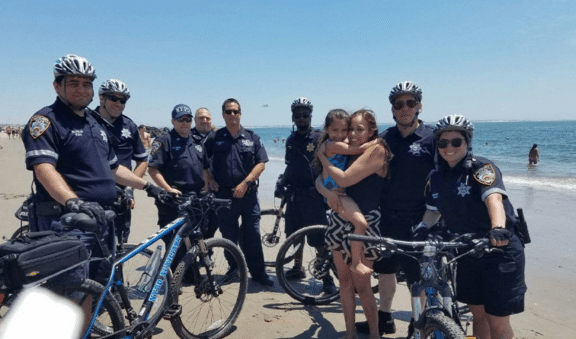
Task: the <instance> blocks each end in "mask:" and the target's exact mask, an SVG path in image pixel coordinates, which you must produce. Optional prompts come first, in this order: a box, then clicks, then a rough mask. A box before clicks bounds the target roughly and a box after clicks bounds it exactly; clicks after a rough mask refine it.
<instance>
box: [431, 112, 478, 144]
mask: <svg viewBox="0 0 576 339" xmlns="http://www.w3.org/2000/svg"><path fill="white" fill-rule="evenodd" d="M446 131H459V132H464V133H465V134H466V135H467V136H468V138H469V140H467V142H468V143H470V142H469V141H470V140H471V139H472V136H473V135H474V125H473V124H472V123H471V122H470V121H469V120H468V119H466V118H465V117H464V116H463V115H458V114H452V115H447V116H445V117H444V118H442V119H440V120H438V122H437V123H436V127H434V138H435V139H436V140H438V138H440V134H442V133H443V132H446Z"/></svg>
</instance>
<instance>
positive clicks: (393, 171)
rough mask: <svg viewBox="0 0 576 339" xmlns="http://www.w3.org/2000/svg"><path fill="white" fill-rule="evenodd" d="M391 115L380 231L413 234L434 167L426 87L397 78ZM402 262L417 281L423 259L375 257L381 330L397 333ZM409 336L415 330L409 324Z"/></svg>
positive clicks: (361, 326) (411, 279)
mask: <svg viewBox="0 0 576 339" xmlns="http://www.w3.org/2000/svg"><path fill="white" fill-rule="evenodd" d="M388 100H389V101H390V104H391V105H392V118H393V119H394V121H395V122H396V125H395V126H393V127H390V128H388V129H386V130H385V131H384V132H382V133H381V134H380V137H381V138H382V139H384V140H385V141H386V143H388V146H389V147H390V150H391V152H392V154H393V155H394V157H393V158H392V160H391V161H390V178H389V181H388V183H387V184H386V186H385V187H384V194H383V195H382V218H381V220H380V233H381V234H382V236H384V237H391V238H394V239H399V240H411V237H412V232H411V228H412V226H413V225H415V224H417V223H418V222H419V221H420V220H422V216H423V215H424V212H425V211H426V201H425V198H424V195H423V193H422V192H424V186H425V184H426V178H427V177H428V173H430V171H431V170H432V169H434V167H435V163H434V138H433V135H432V128H431V127H430V126H427V125H425V124H424V123H423V122H422V120H420V119H418V117H419V115H420V113H421V112H422V90H421V88H420V87H418V86H417V85H416V84H414V83H413V82H411V81H404V82H401V83H398V84H397V85H396V86H394V88H392V90H391V91H390V95H389V97H388ZM400 265H401V266H402V269H403V271H404V272H405V274H406V280H407V282H408V286H410V285H412V284H413V283H414V282H416V281H418V279H419V277H420V271H419V267H418V263H417V262H416V261H414V260H412V259H410V258H407V257H405V256H402V255H393V256H392V257H391V258H384V259H382V260H380V261H377V262H375V263H374V271H375V272H377V273H379V279H378V280H379V292H380V305H379V311H378V321H379V329H380V335H382V334H384V333H395V332H396V325H395V324H394V319H393V318H392V313H391V312H392V311H391V309H392V299H393V298H394V294H395V292H396V275H395V273H396V272H398V270H399V268H400ZM357 328H358V330H359V331H360V332H365V333H368V324H367V323H366V322H361V323H358V324H357ZM408 332H409V335H408V337H410V336H411V335H412V332H413V326H412V323H410V327H409V330H408Z"/></svg>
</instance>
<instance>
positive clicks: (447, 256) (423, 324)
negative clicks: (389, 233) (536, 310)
mask: <svg viewBox="0 0 576 339" xmlns="http://www.w3.org/2000/svg"><path fill="white" fill-rule="evenodd" d="M477 236H478V235H477V234H473V233H469V234H464V235H461V236H454V238H453V239H452V240H450V241H444V240H442V237H441V236H439V235H435V236H433V237H431V238H429V239H428V240H426V241H401V240H394V239H390V238H379V237H370V236H365V235H355V234H350V235H349V236H348V238H349V239H350V240H352V241H362V242H364V243H365V244H366V246H373V247H374V248H376V249H378V251H380V252H381V253H382V254H383V255H384V256H388V255H390V254H392V253H398V254H401V255H406V256H408V257H410V258H412V259H414V260H417V261H418V262H419V263H420V281H418V282H417V283H415V284H414V285H412V290H411V294H412V308H413V315H412V316H413V318H414V320H415V321H414V330H415V332H414V338H415V339H420V338H434V339H465V338H466V332H467V330H468V324H470V323H471V321H472V317H471V315H469V314H468V313H469V309H468V307H467V306H464V305H459V304H458V301H457V300H456V263H457V260H458V259H460V258H461V257H463V256H466V255H476V256H480V255H484V254H485V253H489V252H493V251H501V250H500V249H498V248H492V247H490V242H489V240H488V239H487V238H479V239H477V238H476V237H477ZM456 250H458V253H459V254H456V253H455V251H456ZM423 291H424V293H425V296H426V304H425V306H424V308H423V309H422V307H421V304H420V295H421V293H422V292H423Z"/></svg>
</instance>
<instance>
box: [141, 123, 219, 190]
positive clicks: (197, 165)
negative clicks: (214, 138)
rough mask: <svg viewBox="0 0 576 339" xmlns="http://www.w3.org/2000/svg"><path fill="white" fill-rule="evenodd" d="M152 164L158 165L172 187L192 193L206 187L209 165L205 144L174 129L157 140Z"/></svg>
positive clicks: (152, 155) (152, 165)
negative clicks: (184, 136) (205, 179)
mask: <svg viewBox="0 0 576 339" xmlns="http://www.w3.org/2000/svg"><path fill="white" fill-rule="evenodd" d="M148 166H149V167H154V168H157V169H158V170H159V171H160V174H162V176H163V177H164V179H165V180H166V182H167V183H168V184H169V185H170V186H172V187H175V188H176V189H178V190H184V191H188V192H190V191H194V192H198V191H200V190H201V189H202V187H204V179H203V175H202V174H203V171H204V169H206V168H208V167H209V165H208V159H207V157H206V152H205V151H204V147H203V145H202V143H198V142H196V141H195V140H194V138H192V137H191V136H189V137H186V138H183V137H181V136H180V134H178V132H176V131H175V130H174V129H172V130H171V131H170V132H169V133H165V134H162V135H161V136H159V137H158V138H156V139H154V141H153V142H152V151H151V159H150V163H149V164H148Z"/></svg>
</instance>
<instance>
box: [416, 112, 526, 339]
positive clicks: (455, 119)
mask: <svg viewBox="0 0 576 339" xmlns="http://www.w3.org/2000/svg"><path fill="white" fill-rule="evenodd" d="M473 133H474V126H473V125H472V123H471V122H470V121H468V120H467V119H466V118H465V117H463V116H461V115H449V116H446V117H444V119H441V120H439V121H438V123H437V124H436V127H435V128H434V138H435V140H436V145H437V151H438V154H439V155H440V157H439V158H438V168H437V169H435V170H433V171H432V172H431V173H430V176H429V180H428V183H427V185H426V207H427V210H426V213H425V214H424V217H423V218H422V222H421V223H420V224H418V225H417V226H415V227H414V235H415V239H423V238H425V237H426V235H427V233H428V231H429V229H430V228H431V227H433V225H435V224H436V223H437V221H438V220H439V218H440V217H441V216H442V218H443V219H444V221H445V223H446V227H447V228H448V230H450V231H451V232H453V233H457V234H464V233H485V234H487V236H488V238H489V239H490V242H491V243H492V245H493V246H495V247H498V248H500V249H501V250H502V251H503V252H502V253H496V252H493V253H487V254H484V256H482V257H481V258H475V257H472V256H464V257H462V258H461V259H459V260H458V267H457V272H456V286H457V291H456V295H457V298H458V301H460V302H462V303H466V304H468V307H469V308H470V311H471V312H472V316H473V317H474V322H473V335H475V336H477V337H479V338H492V339H511V338H513V337H514V331H513V330H512V327H511V325H510V315H511V314H517V313H521V312H523V311H524V295H525V293H526V284H525V282H524V265H525V258H524V248H523V244H522V242H521V240H520V238H519V237H518V235H517V234H516V232H515V230H516V223H517V222H518V221H517V217H516V216H515V214H514V209H513V207H512V204H511V202H510V200H509V199H508V196H507V194H506V189H505V187H504V182H503V181H502V174H501V173H500V170H499V169H498V167H497V166H496V165H495V164H494V163H493V162H492V161H490V160H488V159H485V158H482V157H479V156H475V155H473V154H472V137H473Z"/></svg>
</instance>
